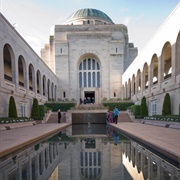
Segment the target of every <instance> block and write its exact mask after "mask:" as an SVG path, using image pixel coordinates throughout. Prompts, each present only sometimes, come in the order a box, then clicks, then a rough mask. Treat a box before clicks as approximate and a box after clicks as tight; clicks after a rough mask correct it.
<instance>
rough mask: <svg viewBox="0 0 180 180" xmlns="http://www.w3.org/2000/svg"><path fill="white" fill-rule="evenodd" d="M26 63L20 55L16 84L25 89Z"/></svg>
mask: <svg viewBox="0 0 180 180" xmlns="http://www.w3.org/2000/svg"><path fill="white" fill-rule="evenodd" d="M26 79H27V72H26V62H25V60H24V57H23V56H22V55H20V56H19V58H18V82H19V85H20V86H22V87H27V80H26Z"/></svg>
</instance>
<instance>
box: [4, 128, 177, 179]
mask: <svg viewBox="0 0 180 180" xmlns="http://www.w3.org/2000/svg"><path fill="white" fill-rule="evenodd" d="M73 128H74V127H71V128H67V129H66V130H65V131H62V132H59V133H58V134H56V135H54V136H52V137H49V138H48V139H47V140H45V141H43V142H41V143H39V144H36V145H34V146H32V147H30V148H28V149H26V150H25V151H23V152H20V153H18V154H17V155H16V156H13V157H11V158H9V159H6V160H5V161H3V162H2V161H1V162H0V179H2V180H3V179H10V180H11V179H12V180H15V179H17V180H21V179H22V180H26V179H32V180H36V179H37V180H39V179H49V180H54V179H56V180H58V179H63V180H68V179H73V180H81V179H82V180H85V179H99V180H100V179H102V180H111V179H113V180H116V179H122V180H123V179H125V180H130V179H153V180H154V179H155V180H156V179H159V180H163V179H165V180H166V179H180V172H179V170H178V168H176V167H174V166H173V165H171V164H169V163H168V162H166V161H165V160H163V159H161V158H160V157H158V156H157V155H155V154H153V153H152V152H150V151H149V150H147V149H146V148H144V147H143V146H141V145H139V144H138V143H136V142H134V141H131V140H129V139H128V138H127V137H125V136H123V135H122V134H121V133H119V132H118V131H116V130H115V129H113V128H112V127H110V126H102V125H100V126H99V129H98V125H96V127H95V126H94V127H93V126H92V130H91V133H90V131H89V133H87V134H85V129H86V128H88V127H87V125H84V126H80V125H78V126H77V125H76V126H75V128H74V129H73ZM78 128H79V129H78ZM95 129H96V130H95ZM98 132H100V134H98ZM103 132H104V133H103Z"/></svg>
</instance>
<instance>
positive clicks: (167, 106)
mask: <svg viewBox="0 0 180 180" xmlns="http://www.w3.org/2000/svg"><path fill="white" fill-rule="evenodd" d="M162 115H163V116H165V115H171V99H170V95H169V93H166V95H165V97H164V102H163V108H162Z"/></svg>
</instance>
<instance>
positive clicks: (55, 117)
mask: <svg viewBox="0 0 180 180" xmlns="http://www.w3.org/2000/svg"><path fill="white" fill-rule="evenodd" d="M61 122H62V123H65V122H66V114H65V112H61ZM46 123H58V112H52V113H51V115H50V117H49V119H48V120H47V122H46Z"/></svg>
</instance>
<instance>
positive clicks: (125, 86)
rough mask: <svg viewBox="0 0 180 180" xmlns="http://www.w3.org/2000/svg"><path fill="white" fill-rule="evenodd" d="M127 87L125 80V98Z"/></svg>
mask: <svg viewBox="0 0 180 180" xmlns="http://www.w3.org/2000/svg"><path fill="white" fill-rule="evenodd" d="M127 87H128V86H127V82H125V87H124V88H125V98H127Z"/></svg>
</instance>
